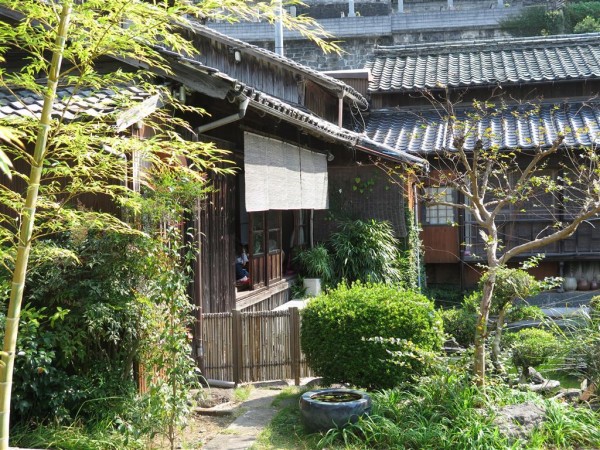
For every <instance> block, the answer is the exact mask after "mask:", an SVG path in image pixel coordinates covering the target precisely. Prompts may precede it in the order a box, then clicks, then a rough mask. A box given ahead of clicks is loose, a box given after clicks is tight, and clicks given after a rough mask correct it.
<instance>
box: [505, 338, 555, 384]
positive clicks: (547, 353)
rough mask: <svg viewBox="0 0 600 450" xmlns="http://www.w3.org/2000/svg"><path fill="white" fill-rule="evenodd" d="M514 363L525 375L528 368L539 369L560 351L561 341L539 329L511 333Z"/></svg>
mask: <svg viewBox="0 0 600 450" xmlns="http://www.w3.org/2000/svg"><path fill="white" fill-rule="evenodd" d="M510 342H511V343H512V345H511V349H512V361H513V363H514V365H515V366H516V367H518V368H519V369H521V371H522V373H523V374H526V373H527V368H528V367H538V366H540V365H541V364H543V363H544V362H546V361H548V359H549V358H550V357H552V356H554V355H555V354H556V353H557V351H558V350H559V341H558V339H557V337H556V335H554V334H553V333H551V332H549V331H546V330H542V329H539V328H525V329H522V330H519V331H517V332H516V333H511V335H510Z"/></svg>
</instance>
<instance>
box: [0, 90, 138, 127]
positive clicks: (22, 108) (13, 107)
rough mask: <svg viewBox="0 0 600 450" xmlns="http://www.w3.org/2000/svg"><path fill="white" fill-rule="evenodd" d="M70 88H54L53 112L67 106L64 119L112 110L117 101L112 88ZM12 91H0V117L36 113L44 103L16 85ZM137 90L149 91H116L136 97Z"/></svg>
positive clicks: (24, 115)
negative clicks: (96, 89) (76, 91)
mask: <svg viewBox="0 0 600 450" xmlns="http://www.w3.org/2000/svg"><path fill="white" fill-rule="evenodd" d="M72 92H73V88H72V87H63V88H59V89H58V90H57V92H56V98H57V102H56V103H55V104H54V116H57V115H59V114H61V113H62V111H64V110H65V108H68V110H67V111H66V112H65V113H64V117H65V119H67V120H73V119H75V118H76V117H77V116H78V115H81V114H86V115H90V116H94V117H97V116H100V115H103V114H108V113H110V112H113V111H114V109H115V106H116V105H117V102H116V97H117V93H116V92H114V91H113V90H108V89H101V90H99V91H92V90H89V89H86V90H83V91H80V92H78V93H76V94H75V95H74V96H72V97H71V93H72ZM14 93H15V94H16V95H17V97H15V95H13V94H12V93H10V92H8V91H0V106H1V107H0V119H5V118H9V117H18V116H20V117H39V115H40V114H41V111H42V107H43V103H44V99H43V98H42V97H40V96H38V95H36V94H35V93H33V92H31V91H28V90H24V89H16V90H15V91H14ZM141 94H142V96H148V95H149V94H145V93H143V92H142V91H141V90H140V89H139V88H136V87H134V86H124V87H123V88H122V89H121V90H120V91H119V93H118V95H124V96H128V97H129V98H131V99H137V98H140V95H141ZM100 97H102V100H100Z"/></svg>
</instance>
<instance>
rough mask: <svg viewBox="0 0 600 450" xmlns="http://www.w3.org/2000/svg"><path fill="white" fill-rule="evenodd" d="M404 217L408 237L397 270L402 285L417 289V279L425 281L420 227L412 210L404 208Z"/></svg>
mask: <svg viewBox="0 0 600 450" xmlns="http://www.w3.org/2000/svg"><path fill="white" fill-rule="evenodd" d="M404 215H405V217H406V224H407V225H408V236H407V237H406V243H405V245H404V247H405V249H404V250H403V251H402V252H401V254H400V255H399V261H398V268H399V270H400V273H401V274H402V278H403V282H404V285H405V286H406V287H407V288H408V289H417V288H418V287H419V279H425V274H424V270H425V266H424V264H423V248H422V244H421V238H420V236H419V231H420V227H419V225H418V224H416V223H415V216H414V212H413V211H412V209H410V208H406V210H405V214H404ZM427 297H429V296H427ZM429 298H431V297H429Z"/></svg>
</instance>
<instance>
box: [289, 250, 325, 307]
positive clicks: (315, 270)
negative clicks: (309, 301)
mask: <svg viewBox="0 0 600 450" xmlns="http://www.w3.org/2000/svg"><path fill="white" fill-rule="evenodd" d="M294 261H295V262H296V263H297V264H298V265H299V266H300V273H301V274H302V275H303V276H304V286H305V287H306V293H307V294H308V295H311V296H315V297H316V296H317V295H319V294H320V293H321V283H324V284H326V283H328V282H329V281H331V279H332V278H333V270H332V269H331V258H330V256H329V252H328V251H327V248H326V247H325V246H324V245H321V244H319V245H315V246H314V247H313V248H307V249H303V250H301V251H300V252H299V253H298V254H297V255H296V256H295V258H294Z"/></svg>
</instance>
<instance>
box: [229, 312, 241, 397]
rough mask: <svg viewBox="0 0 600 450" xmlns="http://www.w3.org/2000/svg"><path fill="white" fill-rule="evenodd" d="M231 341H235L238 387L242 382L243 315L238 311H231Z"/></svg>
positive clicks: (235, 374) (234, 376) (235, 379)
mask: <svg viewBox="0 0 600 450" xmlns="http://www.w3.org/2000/svg"><path fill="white" fill-rule="evenodd" d="M231 313H232V316H231V340H232V341H233V342H232V344H233V349H232V359H233V382H234V383H235V385H236V386H237V385H238V384H240V383H241V382H242V369H243V367H242V351H243V347H242V345H243V342H242V313H241V312H240V311H239V310H238V309H234V310H233V311H231Z"/></svg>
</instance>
